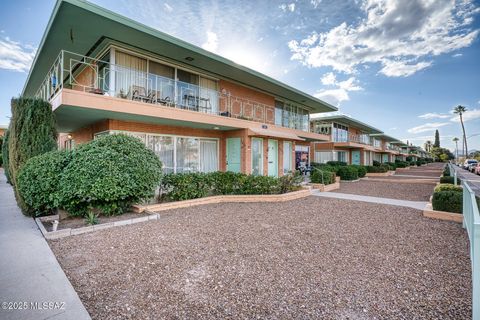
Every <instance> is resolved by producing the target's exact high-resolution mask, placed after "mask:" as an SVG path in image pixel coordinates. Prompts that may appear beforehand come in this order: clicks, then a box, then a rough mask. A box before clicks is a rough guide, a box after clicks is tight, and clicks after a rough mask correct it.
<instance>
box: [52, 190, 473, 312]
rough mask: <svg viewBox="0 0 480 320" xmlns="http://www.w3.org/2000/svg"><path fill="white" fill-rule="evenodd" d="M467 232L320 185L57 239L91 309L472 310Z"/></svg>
mask: <svg viewBox="0 0 480 320" xmlns="http://www.w3.org/2000/svg"><path fill="white" fill-rule="evenodd" d="M467 243H468V240H467V237H466V234H465V232H464V231H463V230H462V228H461V225H460V224H456V223H452V222H445V221H437V220H431V219H427V218H424V217H422V216H421V214H420V211H417V210H414V209H408V208H402V207H394V206H386V205H378V204H372V203H365V202H356V201H345V200H338V199H326V198H319V197H313V196H312V197H308V198H305V199H301V200H295V201H289V202H284V203H277V204H272V203H248V204H247V203H245V204H216V205H205V206H199V207H191V208H184V209H178V210H171V211H169V212H168V213H167V215H165V216H164V217H163V218H162V219H161V220H159V221H155V222H154V221H150V222H147V223H140V224H136V225H130V226H125V227H119V228H114V229H108V230H104V231H100V232H95V233H90V234H83V235H79V236H74V237H68V238H63V239H59V240H52V241H50V245H51V247H52V249H53V251H54V252H55V254H56V255H57V258H58V260H59V261H60V264H61V265H62V267H63V269H64V270H65V272H66V274H67V276H68V277H69V279H70V280H71V282H72V284H73V286H74V287H75V289H76V290H77V292H78V294H79V296H80V298H81V299H82V301H83V302H84V304H85V306H86V308H87V309H88V311H89V312H90V314H91V315H92V317H93V318H94V319H162V318H169V319H172V318H175V319H179V318H181V319H215V318H230V319H239V318H240V319H247V318H248V319H253V318H262V319H279V318H283V319H290V318H302V319H308V318H321V319H466V318H469V317H471V307H470V304H471V278H470V260H469V257H468V245H467Z"/></svg>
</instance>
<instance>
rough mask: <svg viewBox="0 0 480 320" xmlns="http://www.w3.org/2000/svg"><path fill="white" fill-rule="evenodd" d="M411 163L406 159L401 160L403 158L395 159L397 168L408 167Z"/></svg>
mask: <svg viewBox="0 0 480 320" xmlns="http://www.w3.org/2000/svg"><path fill="white" fill-rule="evenodd" d="M409 165H410V164H409V163H408V162H406V161H401V160H395V167H396V168H406V167H408V166H409Z"/></svg>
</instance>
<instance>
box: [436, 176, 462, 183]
mask: <svg viewBox="0 0 480 320" xmlns="http://www.w3.org/2000/svg"><path fill="white" fill-rule="evenodd" d="M461 182H462V180H460V179H459V178H458V177H457V184H460V183H461ZM440 183H450V184H455V177H451V176H446V177H440Z"/></svg>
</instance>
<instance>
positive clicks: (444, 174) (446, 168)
mask: <svg viewBox="0 0 480 320" xmlns="http://www.w3.org/2000/svg"><path fill="white" fill-rule="evenodd" d="M443 176H444V177H448V176H450V168H449V167H448V166H445V167H444V168H443Z"/></svg>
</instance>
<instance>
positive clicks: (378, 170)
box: [365, 165, 388, 173]
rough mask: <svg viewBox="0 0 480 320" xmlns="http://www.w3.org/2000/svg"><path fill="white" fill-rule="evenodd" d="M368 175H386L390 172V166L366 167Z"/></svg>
mask: <svg viewBox="0 0 480 320" xmlns="http://www.w3.org/2000/svg"><path fill="white" fill-rule="evenodd" d="M365 169H366V170H367V172H368V173H385V172H387V171H388V166H383V165H382V166H365Z"/></svg>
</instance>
